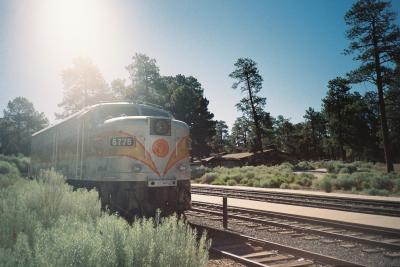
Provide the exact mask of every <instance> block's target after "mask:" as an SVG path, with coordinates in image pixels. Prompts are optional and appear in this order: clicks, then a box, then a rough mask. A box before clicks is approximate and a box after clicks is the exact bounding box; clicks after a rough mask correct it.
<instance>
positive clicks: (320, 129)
mask: <svg viewBox="0 0 400 267" xmlns="http://www.w3.org/2000/svg"><path fill="white" fill-rule="evenodd" d="M304 119H305V125H304V132H303V135H304V138H307V137H309V139H310V141H311V147H312V151H313V155H312V157H311V158H314V159H315V158H319V157H321V154H322V141H323V138H324V137H325V135H326V127H325V118H324V116H323V114H322V113H321V112H318V111H315V110H314V109H313V108H311V107H309V108H308V109H307V110H306V114H305V115H304Z"/></svg>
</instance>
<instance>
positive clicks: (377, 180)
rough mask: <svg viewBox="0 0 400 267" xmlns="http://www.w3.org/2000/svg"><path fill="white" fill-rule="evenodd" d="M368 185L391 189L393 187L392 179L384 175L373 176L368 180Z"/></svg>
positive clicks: (375, 187)
mask: <svg viewBox="0 0 400 267" xmlns="http://www.w3.org/2000/svg"><path fill="white" fill-rule="evenodd" d="M370 186H371V188H374V189H384V190H387V191H391V190H392V189H393V188H394V181H393V180H392V179H390V177H388V176H386V175H381V176H374V177H372V178H371V180H370Z"/></svg>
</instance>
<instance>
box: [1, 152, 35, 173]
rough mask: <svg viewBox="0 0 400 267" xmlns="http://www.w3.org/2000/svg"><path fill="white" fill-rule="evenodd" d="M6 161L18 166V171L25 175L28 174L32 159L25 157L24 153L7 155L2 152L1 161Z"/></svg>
mask: <svg viewBox="0 0 400 267" xmlns="http://www.w3.org/2000/svg"><path fill="white" fill-rule="evenodd" d="M1 161H5V162H8V163H10V164H13V165H14V166H16V167H17V168H18V171H19V172H20V173H21V174H22V175H23V176H27V175H28V170H29V164H30V160H29V158H27V157H24V156H23V155H19V156H5V155H1V154H0V162H1Z"/></svg>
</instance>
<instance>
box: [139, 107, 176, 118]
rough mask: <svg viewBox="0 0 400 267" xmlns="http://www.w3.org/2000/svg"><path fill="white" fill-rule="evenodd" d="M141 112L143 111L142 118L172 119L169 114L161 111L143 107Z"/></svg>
mask: <svg viewBox="0 0 400 267" xmlns="http://www.w3.org/2000/svg"><path fill="white" fill-rule="evenodd" d="M141 110H142V116H157V117H166V118H169V117H171V116H170V115H169V113H168V112H165V111H162V110H159V109H154V108H147V107H142V108H141Z"/></svg>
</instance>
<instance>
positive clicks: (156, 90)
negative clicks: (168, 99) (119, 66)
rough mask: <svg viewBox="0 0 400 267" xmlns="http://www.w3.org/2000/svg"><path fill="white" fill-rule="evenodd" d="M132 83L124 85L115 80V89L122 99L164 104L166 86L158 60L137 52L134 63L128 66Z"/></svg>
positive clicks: (133, 59)
mask: <svg viewBox="0 0 400 267" xmlns="http://www.w3.org/2000/svg"><path fill="white" fill-rule="evenodd" d="M126 70H127V71H128V73H129V79H130V82H131V83H130V85H128V86H124V84H122V83H121V81H120V80H119V81H118V80H117V81H114V82H113V89H114V90H115V92H116V93H117V95H120V96H121V98H122V99H125V100H127V101H142V102H147V103H152V104H158V105H162V104H163V103H164V102H165V96H166V93H167V92H166V86H165V85H164V84H163V80H162V77H161V75H160V70H159V68H158V66H157V61H156V60H155V59H154V58H150V57H148V56H147V55H145V54H140V53H136V54H135V55H134V56H133V57H132V63H131V64H129V65H128V66H126Z"/></svg>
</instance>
